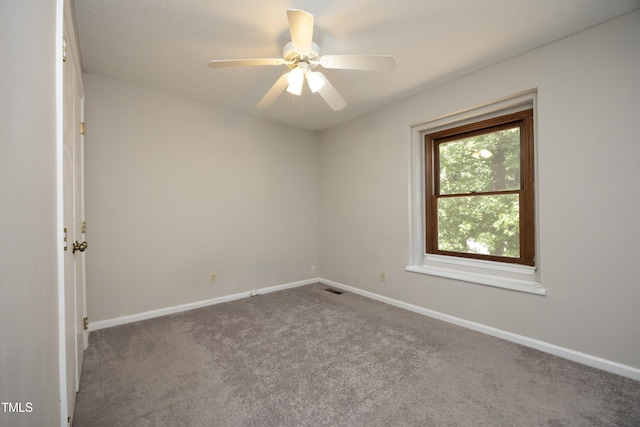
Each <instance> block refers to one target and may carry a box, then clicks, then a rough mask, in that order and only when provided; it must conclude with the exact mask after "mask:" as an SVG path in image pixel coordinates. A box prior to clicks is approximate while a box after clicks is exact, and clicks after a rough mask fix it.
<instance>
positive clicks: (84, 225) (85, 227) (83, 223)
mask: <svg viewBox="0 0 640 427" xmlns="http://www.w3.org/2000/svg"><path fill="white" fill-rule="evenodd" d="M86 232H87V221H82V233H83V234H84V233H86Z"/></svg>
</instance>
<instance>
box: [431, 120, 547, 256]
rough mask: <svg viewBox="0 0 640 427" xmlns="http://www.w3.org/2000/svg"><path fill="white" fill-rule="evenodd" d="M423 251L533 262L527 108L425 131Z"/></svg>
mask: <svg viewBox="0 0 640 427" xmlns="http://www.w3.org/2000/svg"><path fill="white" fill-rule="evenodd" d="M424 148H425V150H424V154H425V167H424V171H425V187H424V188H425V228H424V232H425V240H424V242H425V246H426V253H427V254H435V255H446V256H452V257H461V258H472V259H478V260H487V261H499V262H506V263H513V264H521V265H526V266H534V265H535V233H534V223H535V221H534V189H533V186H534V177H533V171H534V168H533V110H531V109H528V110H525V111H519V112H516V113H511V114H507V115H502V116H500V117H494V118H490V119H486V120H481V121H477V122H473V123H468V124H465V125H462V126H457V127H453V128H449V129H444V130H439V131H437V132H434V133H429V134H427V135H425V147H424Z"/></svg>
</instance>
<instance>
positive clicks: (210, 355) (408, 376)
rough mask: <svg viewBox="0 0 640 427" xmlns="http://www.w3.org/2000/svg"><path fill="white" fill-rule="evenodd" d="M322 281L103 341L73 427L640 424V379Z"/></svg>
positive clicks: (103, 335) (86, 370)
mask: <svg viewBox="0 0 640 427" xmlns="http://www.w3.org/2000/svg"><path fill="white" fill-rule="evenodd" d="M327 288H328V287H327V286H325V285H322V284H314V285H308V286H304V287H299V288H295V289H290V290H285V291H280V292H274V293H270V294H265V295H259V296H256V297H252V298H247V299H243V300H238V301H233V302H228V303H224V304H218V305H214V306H210V307H206V308H201V309H197V310H192V311H189V312H185V313H180V314H175V315H171V316H166V317H161V318H157V319H151V320H146V321H142V322H137V323H133V324H129V325H123V326H119V327H114V328H110V329H103V330H99V331H95V332H92V333H91V336H90V345H89V348H88V350H87V352H86V355H85V359H84V366H83V371H82V381H81V385H80V391H79V393H78V396H77V401H76V409H75V414H74V422H73V425H74V426H75V427H81V426H109V427H115V426H123V427H125V426H126V427H132V426H323V425H324V426H367V427H374V426H385V427H387V426H640V382H638V381H633V380H631V379H628V378H624V377H620V376H617V375H613V374H610V373H607V372H603V371H599V370H596V369H592V368H589V367H586V366H583V365H580V364H577V363H574V362H570V361H568V360H565V359H561V358H558V357H555V356H551V355H549V354H546V353H542V352H539V351H536V350H533V349H530V348H527V347H523V346H520V345H517V344H514V343H511V342H507V341H503V340H500V339H498V338H494V337H491V336H487V335H484V334H481V333H478V332H474V331H470V330H467V329H464V328H461V327H457V326H454V325H451V324H448V323H444V322H441V321H438V320H434V319H430V318H428V317H424V316H421V315H418V314H415V313H412V312H408V311H405V310H402V309H399V308H396V307H393V306H390V305H387V304H383V303H380V302H377V301H373V300H370V299H367V298H364V297H361V296H358V295H354V294H351V293H348V292H344V293H343V294H341V295H338V294H334V293H332V292H329V291H327V290H326V289H327Z"/></svg>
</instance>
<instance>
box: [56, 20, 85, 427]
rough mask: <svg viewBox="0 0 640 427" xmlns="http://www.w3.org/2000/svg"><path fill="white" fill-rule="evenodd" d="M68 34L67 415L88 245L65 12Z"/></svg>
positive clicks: (77, 99)
mask: <svg viewBox="0 0 640 427" xmlns="http://www.w3.org/2000/svg"><path fill="white" fill-rule="evenodd" d="M64 21H65V22H64V36H65V40H66V42H67V48H66V55H65V56H66V59H65V61H64V63H63V66H62V74H63V81H62V116H63V118H62V120H63V156H62V161H63V165H62V166H63V188H62V193H63V205H64V207H63V215H64V220H63V222H64V228H65V230H66V233H67V250H66V251H65V252H64V298H63V299H64V351H65V357H64V359H65V360H64V366H63V367H62V369H63V370H64V372H65V377H64V378H63V379H64V381H65V384H64V395H65V398H66V408H64V409H66V412H67V414H66V417H67V419H68V420H69V421H72V420H71V417H73V410H74V407H75V398H76V392H77V391H78V388H79V385H80V374H81V370H82V361H83V356H84V350H85V348H86V344H87V334H86V331H85V330H84V318H85V316H86V304H85V301H86V299H85V270H84V266H85V255H84V250H85V248H86V246H85V245H84V243H85V233H84V229H83V228H84V227H83V223H84V220H85V219H84V170H83V163H84V161H83V159H84V151H83V149H84V145H83V144H84V139H83V137H82V135H81V133H80V131H81V128H80V124H81V117H82V106H83V91H82V81H81V78H82V75H81V74H80V69H79V67H78V59H77V58H76V56H75V52H76V50H75V48H74V46H72V45H71V43H72V39H71V37H73V34H74V32H73V26H72V23H71V21H70V20H69V19H68V16H67V15H66V14H65V20H64Z"/></svg>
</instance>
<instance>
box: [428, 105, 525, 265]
mask: <svg viewBox="0 0 640 427" xmlns="http://www.w3.org/2000/svg"><path fill="white" fill-rule="evenodd" d="M514 126H519V127H520V189H519V190H505V191H491V192H478V193H468V194H457V195H447V196H446V197H473V196H483V195H494V194H519V195H520V197H519V200H520V206H519V213H520V217H519V225H520V257H519V258H515V257H504V256H497V255H487V254H477V253H466V252H452V251H444V250H440V249H438V211H437V209H438V199H439V198H441V197H443V196H442V195H440V194H439V193H440V188H439V187H440V182H439V181H440V177H439V176H438V171H439V169H440V168H439V163H438V161H439V159H438V152H439V150H438V146H439V144H441V143H443V142H449V141H454V140H458V139H462V138H467V137H472V136H475V135H480V134H485V133H490V132H492V131H498V130H501V128H502V129H504V128H508V127H514ZM471 195H473V196H471ZM425 205H426V212H425V213H426V215H425V234H426V235H425V242H426V253H427V254H435V255H447V256H454V257H460V258H472V259H480V260H486V261H498V262H506V263H513V264H521V265H527V266H535V227H534V224H535V217H534V211H535V209H534V155H533V110H532V109H529V110H524V111H519V112H517V113H512V114H507V115H503V116H500V117H495V118H491V119H487V120H482V121H478V122H474V123H470V124H466V125H462V126H457V127H453V128H450V129H445V130H441V131H438V132H434V133H430V134H428V135H425Z"/></svg>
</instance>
